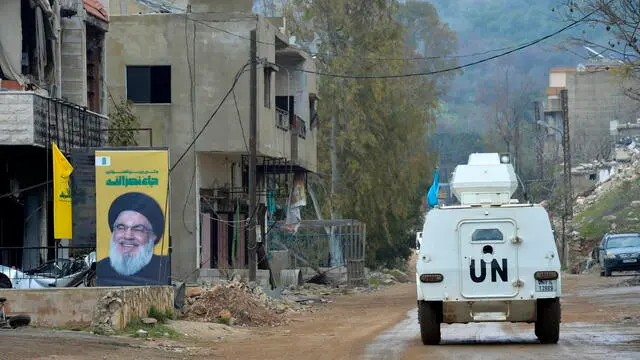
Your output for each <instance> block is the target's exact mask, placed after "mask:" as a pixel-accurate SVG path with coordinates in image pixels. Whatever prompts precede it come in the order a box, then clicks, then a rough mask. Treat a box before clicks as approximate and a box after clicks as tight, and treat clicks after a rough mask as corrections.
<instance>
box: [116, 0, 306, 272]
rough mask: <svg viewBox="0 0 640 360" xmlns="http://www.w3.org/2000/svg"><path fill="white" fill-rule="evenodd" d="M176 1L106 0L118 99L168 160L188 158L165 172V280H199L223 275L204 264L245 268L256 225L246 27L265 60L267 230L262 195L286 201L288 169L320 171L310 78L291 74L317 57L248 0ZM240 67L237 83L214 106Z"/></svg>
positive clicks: (260, 151) (261, 155)
mask: <svg viewBox="0 0 640 360" xmlns="http://www.w3.org/2000/svg"><path fill="white" fill-rule="evenodd" d="M156 3H158V4H159V2H156ZM182 3H183V4H184V2H182ZM183 4H180V2H177V3H176V4H173V5H172V4H170V3H166V4H164V5H162V4H161V5H162V6H160V5H158V6H150V5H147V2H143V1H139V2H135V1H112V2H111V6H110V11H111V15H112V17H111V23H110V30H109V33H108V36H107V47H108V53H109V59H108V73H109V81H108V86H109V89H110V92H111V94H112V95H113V96H114V98H115V101H116V102H118V101H120V100H121V99H128V100H130V101H131V102H132V103H133V104H132V110H133V112H134V113H135V114H136V115H137V116H138V117H139V119H140V125H141V126H142V127H150V128H152V129H153V137H154V138H153V144H154V145H159V146H169V148H170V164H171V166H173V165H174V164H176V163H177V162H178V159H179V157H180V156H182V155H183V154H184V155H185V156H184V157H183V158H182V160H181V161H180V162H179V163H178V164H177V166H176V167H175V169H174V170H173V172H172V173H171V213H170V218H171V220H170V221H171V223H170V224H171V225H170V226H171V255H172V262H171V263H172V277H173V278H174V279H180V280H195V279H196V278H198V277H199V275H200V277H202V278H207V277H209V276H210V275H213V276H217V274H219V272H216V271H213V270H211V269H228V268H246V265H247V246H246V241H245V239H246V238H247V236H248V231H256V229H247V227H246V226H245V225H246V221H247V218H248V216H250V214H251V212H250V211H249V209H248V201H247V200H248V157H247V154H248V142H249V135H248V131H249V118H250V104H249V85H250V84H249V71H248V67H245V64H248V61H249V54H250V53H249V50H250V41H249V40H250V32H251V30H254V29H255V30H256V32H257V53H258V55H257V56H258V58H259V59H260V60H259V62H260V64H259V65H258V74H257V80H258V85H257V87H258V96H257V106H258V115H257V155H258V168H257V170H258V189H259V190H258V199H259V200H258V202H259V203H260V206H259V209H257V214H258V219H259V220H258V221H259V222H260V225H261V226H260V227H259V228H258V231H261V234H264V232H265V230H266V229H265V227H266V226H265V220H264V219H265V218H266V217H267V216H266V215H265V212H268V209H267V203H268V200H267V198H268V197H271V196H275V197H278V198H279V199H280V200H283V201H284V202H286V197H287V196H288V194H289V191H290V189H291V185H292V181H293V175H294V174H298V175H300V174H306V172H309V171H312V172H313V171H316V167H317V165H316V163H317V160H316V138H317V130H316V127H317V124H318V122H317V117H316V116H315V104H316V102H317V98H316V96H315V94H316V83H315V76H314V75H313V74H307V73H303V72H299V71H294V70H291V69H293V68H304V69H309V70H314V69H315V65H314V61H313V59H311V58H310V57H309V56H308V55H307V54H306V53H305V52H303V51H302V50H301V49H300V48H298V47H297V46H295V45H293V44H290V43H289V40H288V39H289V38H288V35H286V29H285V26H284V23H283V22H282V20H281V19H271V18H264V17H261V16H259V15H256V14H254V13H252V12H251V8H252V2H251V1H249V0H242V1H232V0H227V1H213V0H197V1H191V2H190V3H188V4H184V5H183ZM169 5H171V6H170V7H168V6H169ZM181 7H184V8H185V9H186V11H183V12H181V11H180V8H181ZM285 66H286V67H288V68H289V70H288V71H287V69H285ZM243 69H244V71H241V70H243ZM236 75H238V76H239V80H238V82H237V85H236V86H235V88H234V90H233V92H232V93H231V94H230V95H229V96H228V97H227V99H226V101H224V103H222V105H221V106H220V108H219V110H216V109H217V108H218V106H219V105H220V103H221V101H222V99H223V98H224V97H225V95H226V94H227V92H229V91H230V89H231V88H232V85H233V83H234V78H235V77H236ZM205 127H206V128H205ZM203 128H205V130H204V131H203V132H202V134H201V135H200V136H199V137H198V140H197V141H196V142H195V146H194V147H192V148H189V146H190V144H191V143H192V142H193V139H194V138H195V137H196V136H197V134H198V133H199V132H200V130H201V129H203ZM187 149H188V150H187ZM260 238H261V236H258V239H260ZM262 251H264V248H263V249H262ZM261 258H264V257H263V256H260V254H259V255H258V259H259V260H260V259H261Z"/></svg>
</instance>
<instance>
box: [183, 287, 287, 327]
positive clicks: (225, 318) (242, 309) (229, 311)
mask: <svg viewBox="0 0 640 360" xmlns="http://www.w3.org/2000/svg"><path fill="white" fill-rule="evenodd" d="M185 306H186V309H185V312H184V316H185V319H186V320H191V321H202V322H223V323H227V324H229V325H244V326H256V327H259V326H276V325H280V324H282V323H283V322H284V319H283V318H282V317H281V316H280V315H279V314H277V313H276V311H277V310H278V304H277V303H276V302H275V301H274V300H273V299H271V298H270V297H269V296H267V295H266V294H265V293H264V292H263V291H262V289H261V288H260V287H259V286H257V285H256V284H251V285H247V284H245V283H243V282H239V281H231V282H225V283H220V284H217V285H214V286H213V287H212V288H210V289H205V290H203V292H201V293H200V294H196V295H194V296H193V297H190V298H188V299H187V300H186V303H185Z"/></svg>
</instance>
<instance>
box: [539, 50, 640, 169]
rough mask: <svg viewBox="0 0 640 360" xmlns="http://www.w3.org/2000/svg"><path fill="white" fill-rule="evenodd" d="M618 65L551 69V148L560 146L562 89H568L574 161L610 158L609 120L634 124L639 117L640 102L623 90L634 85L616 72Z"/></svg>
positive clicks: (547, 105) (548, 110)
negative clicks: (621, 78) (622, 79)
mask: <svg viewBox="0 0 640 360" xmlns="http://www.w3.org/2000/svg"><path fill="white" fill-rule="evenodd" d="M616 66H617V65H616V64H615V63H611V64H593V65H580V66H578V67H577V68H554V69H551V70H550V73H549V88H548V91H547V96H548V97H547V100H546V102H545V105H544V106H545V110H544V114H545V115H544V118H545V121H546V122H547V124H548V125H549V126H548V129H549V135H550V136H551V137H552V139H553V140H554V141H552V142H551V143H550V148H551V149H557V147H558V146H559V145H561V141H562V136H561V133H562V128H563V124H564V123H563V115H562V104H561V101H560V90H562V89H566V90H567V91H568V94H567V95H568V109H569V121H570V123H569V128H570V131H571V133H570V139H571V150H572V158H573V159H574V162H587V161H591V160H594V159H608V158H610V156H611V149H612V146H611V140H612V139H611V136H610V130H609V127H610V122H611V121H614V120H615V121H618V122H619V123H627V122H630V123H635V122H636V119H637V118H640V103H638V102H637V101H634V100H632V99H631V98H629V97H627V96H626V95H625V94H624V91H623V89H624V88H625V87H630V86H634V84H630V83H628V81H621V80H620V78H619V77H618V76H617V75H616V74H615V72H614V70H615V68H616ZM637 86H638V84H635V86H634V87H637Z"/></svg>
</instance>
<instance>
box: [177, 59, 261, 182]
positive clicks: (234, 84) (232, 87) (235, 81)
mask: <svg viewBox="0 0 640 360" xmlns="http://www.w3.org/2000/svg"><path fill="white" fill-rule="evenodd" d="M247 66H249V62H247V63H245V64H244V65H242V67H241V68H240V70H238V72H237V73H236V76H235V77H234V79H233V84H232V85H231V88H230V89H229V91H227V93H226V94H225V95H224V97H223V98H222V101H220V104H218V107H217V108H216V109H215V110H214V111H213V113H212V114H211V116H210V117H209V120H207V122H206V123H205V124H204V126H203V127H202V129H200V131H199V132H198V135H196V136H195V137H194V138H193V140H192V141H191V144H189V146H187V148H186V149H185V150H184V152H183V153H182V155H180V157H179V158H178V160H176V162H175V163H174V164H173V166H171V168H170V169H169V173H171V172H172V171H173V170H174V169H175V168H176V166H178V164H179V163H180V161H182V159H183V158H184V157H185V155H187V152H189V149H191V147H192V146H194V145H195V143H196V141H197V140H198V138H199V137H200V135H202V133H203V132H204V130H205V129H206V128H207V126H209V123H211V120H213V118H214V117H215V116H216V114H217V113H218V111H219V110H220V108H221V107H222V105H223V104H224V102H225V101H226V100H227V98H228V97H229V95H231V93H232V92H233V89H235V87H236V84H237V83H238V80H240V76H241V75H242V74H243V73H244V72H245V70H246V69H247Z"/></svg>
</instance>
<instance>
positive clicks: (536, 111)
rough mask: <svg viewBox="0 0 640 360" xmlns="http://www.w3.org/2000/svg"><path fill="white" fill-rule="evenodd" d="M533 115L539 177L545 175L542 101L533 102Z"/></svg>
mask: <svg viewBox="0 0 640 360" xmlns="http://www.w3.org/2000/svg"><path fill="white" fill-rule="evenodd" d="M533 115H534V116H535V120H536V165H537V166H536V168H537V169H536V171H537V173H538V179H542V178H543V177H544V134H543V130H542V126H541V125H540V123H539V121H540V103H539V102H537V101H534V102H533Z"/></svg>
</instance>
